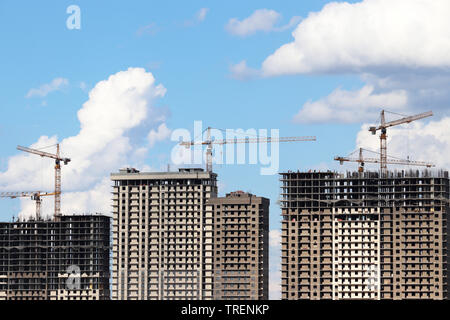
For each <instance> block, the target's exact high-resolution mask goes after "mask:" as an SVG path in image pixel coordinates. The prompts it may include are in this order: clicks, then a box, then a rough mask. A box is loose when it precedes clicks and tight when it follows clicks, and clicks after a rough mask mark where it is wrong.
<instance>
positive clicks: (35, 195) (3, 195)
mask: <svg viewBox="0 0 450 320" xmlns="http://www.w3.org/2000/svg"><path fill="white" fill-rule="evenodd" d="M53 195H55V193H49V192H45V193H44V192H41V191H31V192H2V193H0V198H11V199H16V198H24V197H30V198H31V200H34V201H36V220H40V219H41V203H42V200H41V197H45V196H53Z"/></svg>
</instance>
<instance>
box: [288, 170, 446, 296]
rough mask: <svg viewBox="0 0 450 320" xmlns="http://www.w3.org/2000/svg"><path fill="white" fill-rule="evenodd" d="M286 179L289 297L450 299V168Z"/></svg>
mask: <svg viewBox="0 0 450 320" xmlns="http://www.w3.org/2000/svg"><path fill="white" fill-rule="evenodd" d="M280 180H281V199H280V201H281V207H282V217H283V221H282V270H281V273H282V274H281V277H282V299H333V300H339V299H448V279H449V278H448V276H449V275H448V270H449V268H448V267H449V266H448V264H449V256H448V215H449V176H448V172H446V171H422V172H419V171H398V172H387V173H383V174H380V173H378V172H347V173H346V174H339V173H336V172H291V171H289V172H284V173H280Z"/></svg>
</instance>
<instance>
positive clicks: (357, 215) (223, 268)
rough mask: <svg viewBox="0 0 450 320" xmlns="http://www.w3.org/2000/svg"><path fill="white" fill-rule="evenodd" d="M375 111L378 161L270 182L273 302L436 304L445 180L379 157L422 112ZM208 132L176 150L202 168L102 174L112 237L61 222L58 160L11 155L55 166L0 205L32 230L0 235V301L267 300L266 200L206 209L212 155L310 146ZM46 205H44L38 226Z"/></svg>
mask: <svg viewBox="0 0 450 320" xmlns="http://www.w3.org/2000/svg"><path fill="white" fill-rule="evenodd" d="M385 112H387V111H385V110H383V111H382V112H381V114H380V124H379V125H377V126H372V127H370V128H369V131H370V132H371V133H372V134H373V135H376V134H377V132H380V135H379V139H380V150H379V152H376V151H372V150H367V149H363V148H358V149H357V150H356V151H355V152H353V153H351V154H350V155H349V156H336V157H335V158H334V160H336V161H338V162H339V163H340V164H344V163H347V162H349V163H350V162H354V163H357V164H358V168H357V170H355V171H347V172H346V173H339V172H337V171H330V170H327V171H322V172H320V171H311V170H310V171H307V172H300V171H291V170H288V171H286V172H281V173H279V176H280V182H281V185H280V199H279V203H280V206H281V216H282V221H281V298H282V299H285V300H297V299H308V300H320V299H329V300H345V299H373V300H380V299H394V300H401V299H437V300H442V299H448V298H449V293H448V279H449V274H448V272H449V262H450V260H449V256H448V244H449V240H448V233H449V226H448V215H449V212H450V211H449V210H450V209H449V202H450V180H449V173H448V171H445V170H435V169H432V168H433V167H435V165H434V164H432V163H430V162H423V161H413V160H410V159H409V157H408V159H406V160H404V159H399V158H394V157H390V156H388V154H387V129H388V128H390V127H393V126H397V125H401V124H405V123H410V122H413V121H416V120H420V119H423V118H427V117H430V116H432V115H433V114H432V112H431V111H429V112H425V113H421V114H418V115H414V116H404V117H403V118H400V119H397V120H393V121H386V119H385ZM211 129H212V128H211V127H208V128H207V129H206V130H205V131H204V132H203V133H204V134H205V136H206V139H205V140H201V141H182V142H180V145H182V146H185V147H186V148H190V147H193V146H195V145H201V146H206V170H204V169H201V168H179V169H178V171H175V172H174V171H170V170H167V172H140V171H139V170H137V169H134V168H125V169H120V170H119V172H118V173H112V174H111V176H110V179H111V182H112V184H113V185H112V199H111V200H112V201H111V203H112V214H113V226H112V228H111V227H110V218H109V217H108V216H106V215H102V214H86V215H63V214H62V213H61V164H65V165H67V164H69V163H70V161H71V159H69V158H64V157H62V156H61V155H60V150H59V145H56V149H57V152H56V154H51V153H47V152H43V151H41V150H36V149H30V148H26V147H21V146H18V148H17V149H18V150H21V151H24V152H27V153H30V154H34V155H37V156H40V157H44V158H50V159H52V160H54V161H55V180H54V181H55V190H54V192H40V191H32V192H4V193H1V194H0V197H3V198H13V199H14V198H22V197H29V198H30V199H31V200H33V201H35V203H36V212H35V215H34V217H33V218H31V219H28V220H26V219H19V220H18V221H13V222H4V223H0V300H2V299H3V300H21V299H22V300H28V299H50V300H51V299H55V300H66V299H76V300H82V299H89V300H91V299H96V300H102V299H110V298H112V299H115V300H149V299H154V300H211V299H221V300H228V299H255V300H256V299H267V298H268V287H269V283H268V282H269V281H268V272H269V270H268V269H269V266H268V251H269V246H268V232H269V203H270V200H269V199H266V198H263V197H258V196H254V195H252V194H250V193H244V192H242V191H237V192H231V193H229V194H227V196H226V197H222V198H220V197H218V187H217V185H218V184H217V174H216V173H214V172H213V169H212V164H213V154H212V152H213V145H224V144H237V143H244V144H249V143H279V142H302V141H315V140H316V138H315V137H310V136H307V137H283V138H270V137H252V138H248V137H247V138H245V139H225V140H213V139H212V138H211ZM366 152H371V153H375V154H377V155H378V156H377V157H367V156H366V155H365V153H366ZM354 154H358V156H357V157H354V156H353V155H354ZM367 163H371V164H377V165H379V170H377V171H367V170H366V168H365V164H367ZM388 165H402V166H404V168H403V169H400V170H388ZM406 166H408V167H410V166H418V167H424V168H425V169H424V170H418V169H412V168H409V169H405V168H406ZM46 196H52V197H54V215H53V217H52V218H51V219H47V220H45V219H43V217H42V215H41V198H42V197H46ZM108 214H109V213H108ZM110 232H111V234H112V239H111V238H110ZM111 243H112V247H111ZM110 252H112V272H110ZM110 273H111V275H110ZM110 279H112V281H111V282H112V287H111V290H110Z"/></svg>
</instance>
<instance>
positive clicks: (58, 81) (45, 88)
mask: <svg viewBox="0 0 450 320" xmlns="http://www.w3.org/2000/svg"><path fill="white" fill-rule="evenodd" d="M68 84H69V80H67V79H66V78H55V79H53V80H52V81H51V82H50V83H45V84H43V85H41V86H40V87H39V88H33V89H30V90H29V91H28V93H27V94H26V96H25V97H26V98H32V97H35V96H38V97H45V96H47V95H48V94H49V93H51V92H53V91H57V90H61V89H62V88H63V87H65V86H67V85H68Z"/></svg>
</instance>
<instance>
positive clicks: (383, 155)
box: [369, 110, 433, 173]
mask: <svg viewBox="0 0 450 320" xmlns="http://www.w3.org/2000/svg"><path fill="white" fill-rule="evenodd" d="M385 112H389V111H386V110H381V121H380V122H381V123H380V125H379V126H375V127H370V128H369V131H370V132H372V134H373V135H375V134H376V132H377V131H378V130H380V131H381V134H380V169H381V173H386V171H387V166H386V164H387V141H386V139H387V130H386V129H387V128H390V127H393V126H397V125H399V124H403V123H410V122H412V121H415V120H419V119H423V118H426V117H431V116H432V115H433V112H432V111H428V112H424V113H420V114H416V115H414V116H409V117H404V118H401V119H398V120H394V121H390V122H386V118H385ZM391 113H392V112H391Z"/></svg>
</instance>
